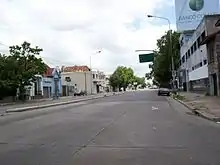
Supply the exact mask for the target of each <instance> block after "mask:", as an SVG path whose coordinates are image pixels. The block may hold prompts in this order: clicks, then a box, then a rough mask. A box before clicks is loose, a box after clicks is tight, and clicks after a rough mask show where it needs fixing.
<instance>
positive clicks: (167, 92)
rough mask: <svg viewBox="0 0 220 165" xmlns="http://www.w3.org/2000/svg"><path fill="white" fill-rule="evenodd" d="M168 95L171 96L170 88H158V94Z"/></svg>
mask: <svg viewBox="0 0 220 165" xmlns="http://www.w3.org/2000/svg"><path fill="white" fill-rule="evenodd" d="M161 95H167V96H170V89H169V88H159V89H158V96H161Z"/></svg>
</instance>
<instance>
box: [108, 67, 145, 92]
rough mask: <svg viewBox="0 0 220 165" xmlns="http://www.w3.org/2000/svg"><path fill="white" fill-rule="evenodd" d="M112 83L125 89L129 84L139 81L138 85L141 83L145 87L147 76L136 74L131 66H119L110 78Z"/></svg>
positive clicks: (114, 86)
mask: <svg viewBox="0 0 220 165" xmlns="http://www.w3.org/2000/svg"><path fill="white" fill-rule="evenodd" d="M109 82H110V85H111V86H112V87H113V88H114V89H116V88H124V90H125V89H126V88H127V87H128V85H129V84H132V85H133V84H134V82H136V83H137V85H141V86H142V87H143V88H145V87H146V83H145V78H144V77H143V78H140V77H137V76H135V75H134V71H133V70H132V69H131V68H128V67H124V66H119V67H117V69H116V70H115V71H114V73H113V74H112V75H111V76H110V79H109Z"/></svg>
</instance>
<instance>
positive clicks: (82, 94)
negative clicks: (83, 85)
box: [74, 91, 87, 96]
mask: <svg viewBox="0 0 220 165" xmlns="http://www.w3.org/2000/svg"><path fill="white" fill-rule="evenodd" d="M85 95H87V93H86V92H85V91H76V92H75V93H74V96H85Z"/></svg>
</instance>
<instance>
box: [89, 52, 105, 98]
mask: <svg viewBox="0 0 220 165" xmlns="http://www.w3.org/2000/svg"><path fill="white" fill-rule="evenodd" d="M101 52H102V51H101V50H99V51H97V52H96V53H95V54H99V53H101ZM93 55H94V54H91V55H90V59H89V63H90V64H89V65H90V72H91V94H92V87H93V82H92V79H93V75H92V56H93Z"/></svg>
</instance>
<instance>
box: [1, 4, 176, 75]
mask: <svg viewBox="0 0 220 165" xmlns="http://www.w3.org/2000/svg"><path fill="white" fill-rule="evenodd" d="M164 4H169V5H164ZM172 5H173V2H172V1H170V2H169V3H168V2H167V1H165V0H154V1H151V0H129V1H127V0H111V1H109V0H80V1H78V0H62V1H61V0H31V1H30V0H19V1H15V0H10V1H9V0H1V6H0V9H1V15H0V21H1V26H0V35H1V40H0V41H1V42H4V43H5V44H7V45H12V44H20V43H21V42H23V41H24V40H26V41H29V42H31V43H32V44H33V45H39V46H40V47H42V48H43V49H44V51H43V53H42V57H43V58H44V59H45V61H46V62H47V63H48V64H50V65H54V66H56V65H60V66H61V65H85V64H86V65H89V57H90V55H92V66H93V68H95V69H100V70H103V71H106V72H108V73H110V72H112V71H113V70H114V69H115V68H116V67H117V66H118V65H126V66H131V67H133V68H134V69H135V72H136V73H137V74H139V75H142V76H143V75H144V73H145V72H147V71H149V68H148V64H139V63H138V54H136V53H135V52H134V51H135V50H136V49H154V48H155V47H156V40H157V39H158V38H159V37H160V36H161V35H162V34H163V33H164V31H166V30H167V29H168V26H167V25H163V26H161V25H159V24H154V22H153V21H150V20H148V19H147V18H146V17H145V13H146V12H147V13H149V14H154V12H155V10H156V9H158V8H161V10H163V6H166V7H168V6H172ZM99 49H102V50H103V51H102V53H101V54H95V52H96V51H97V50H99Z"/></svg>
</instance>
